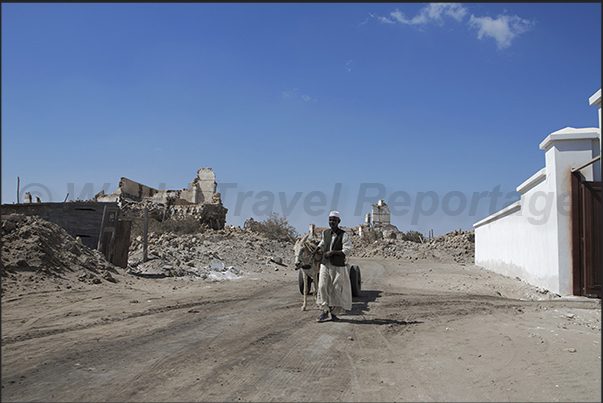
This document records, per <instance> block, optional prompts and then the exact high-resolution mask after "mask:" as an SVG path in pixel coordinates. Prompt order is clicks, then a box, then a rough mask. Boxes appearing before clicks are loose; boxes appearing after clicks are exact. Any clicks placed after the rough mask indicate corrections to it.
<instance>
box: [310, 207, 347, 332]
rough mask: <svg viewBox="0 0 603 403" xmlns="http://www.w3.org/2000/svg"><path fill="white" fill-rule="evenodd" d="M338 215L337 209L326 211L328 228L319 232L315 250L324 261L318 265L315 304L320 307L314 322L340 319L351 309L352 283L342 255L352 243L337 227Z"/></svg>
mask: <svg viewBox="0 0 603 403" xmlns="http://www.w3.org/2000/svg"><path fill="white" fill-rule="evenodd" d="M340 222H341V217H340V215H339V212H338V211H331V212H330V213H329V227H330V229H326V230H324V231H323V233H322V239H321V241H320V243H319V244H318V246H317V247H316V249H315V250H314V253H316V251H318V249H319V248H320V249H322V251H323V261H322V264H321V265H320V275H319V278H318V294H317V298H316V304H317V305H318V307H319V309H321V310H322V313H321V315H320V316H319V317H318V318H317V319H316V321H317V322H324V321H326V320H329V318H330V319H331V320H333V321H336V320H339V318H338V317H337V315H341V314H343V313H345V312H346V311H349V310H351V309H352V284H351V283H350V268H349V266H348V265H346V264H345V258H346V256H347V255H349V254H350V252H351V250H352V248H353V247H354V245H353V244H352V242H351V241H350V237H349V235H348V234H347V233H346V232H345V231H344V230H342V229H341V228H339V223H340Z"/></svg>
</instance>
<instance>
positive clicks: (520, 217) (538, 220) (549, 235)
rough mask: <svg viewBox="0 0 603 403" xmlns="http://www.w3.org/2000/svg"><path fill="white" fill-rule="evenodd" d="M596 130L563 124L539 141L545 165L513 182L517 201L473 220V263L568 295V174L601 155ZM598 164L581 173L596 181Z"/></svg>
mask: <svg viewBox="0 0 603 403" xmlns="http://www.w3.org/2000/svg"><path fill="white" fill-rule="evenodd" d="M597 94H599V98H598V99H599V103H598V105H599V125H600V122H601V120H600V116H601V115H600V94H601V92H600V90H599V91H598V93H597ZM595 95H596V94H595ZM590 102H591V105H593V104H594V103H593V97H591V99H590ZM600 133H601V130H600V127H599V128H583V129H576V128H571V127H566V128H565V129H562V130H559V131H556V132H554V133H551V134H550V135H548V136H547V137H546V138H545V139H544V141H542V143H540V149H542V150H544V151H545V164H546V166H545V168H543V169H541V170H540V171H538V172H537V173H535V174H534V175H532V176H531V177H530V178H529V179H527V180H526V181H525V182H524V183H522V184H521V185H519V186H518V187H517V191H518V192H519V193H520V194H521V198H520V200H518V201H517V202H515V203H514V204H512V205H510V206H508V207H506V208H505V209H502V210H500V211H498V212H496V213H494V214H492V215H491V216H489V217H486V218H484V219H483V220H481V221H479V222H477V223H475V224H474V225H473V226H474V228H475V264H476V265H478V266H482V267H484V268H486V269H489V270H492V271H494V272H497V273H501V274H504V275H506V276H510V277H519V278H520V279H522V280H523V281H526V282H528V283H530V284H532V285H535V286H538V287H542V288H545V289H547V290H549V291H552V292H555V293H557V294H560V295H571V293H572V277H571V273H572V260H571V214H570V175H571V170H572V168H577V167H580V166H582V165H583V164H585V163H587V162H589V161H591V160H592V159H593V158H594V157H596V156H598V155H600V152H601V148H600ZM600 164H601V162H600V161H599V162H596V163H595V164H592V165H590V166H589V167H587V168H585V169H583V170H581V171H580V172H581V173H582V174H583V175H584V176H585V177H586V179H587V180H597V181H600V180H601V165H600Z"/></svg>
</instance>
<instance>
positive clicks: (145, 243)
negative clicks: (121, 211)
mask: <svg viewBox="0 0 603 403" xmlns="http://www.w3.org/2000/svg"><path fill="white" fill-rule="evenodd" d="M142 233H143V235H142V236H143V241H142V242H143V243H142V261H143V262H146V261H147V260H149V255H148V252H149V250H148V241H147V238H148V234H149V209H148V207H145V208H144V222H143V224H142Z"/></svg>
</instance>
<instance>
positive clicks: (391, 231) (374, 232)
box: [358, 200, 400, 241]
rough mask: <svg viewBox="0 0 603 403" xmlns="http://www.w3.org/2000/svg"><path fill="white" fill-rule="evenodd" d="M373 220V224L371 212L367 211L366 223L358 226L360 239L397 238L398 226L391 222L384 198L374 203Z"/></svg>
mask: <svg viewBox="0 0 603 403" xmlns="http://www.w3.org/2000/svg"><path fill="white" fill-rule="evenodd" d="M372 218H373V222H372V224H371V213H366V216H365V221H364V224H360V225H359V226H358V235H360V239H366V240H369V241H370V240H376V239H380V238H396V237H397V235H398V233H399V232H400V231H398V228H397V227H396V226H395V225H392V224H391V223H390V211H389V207H388V206H387V204H385V201H384V200H379V202H377V203H376V204H373V209H372Z"/></svg>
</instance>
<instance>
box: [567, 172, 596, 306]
mask: <svg viewBox="0 0 603 403" xmlns="http://www.w3.org/2000/svg"><path fill="white" fill-rule="evenodd" d="M571 188H572V190H571V198H572V199H571V200H572V201H571V211H572V283H573V285H572V292H573V294H574V295H583V296H588V297H598V298H601V277H602V271H603V268H602V266H601V226H602V222H601V182H600V181H597V182H593V181H586V180H584V176H582V174H580V172H572V175H571Z"/></svg>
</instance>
